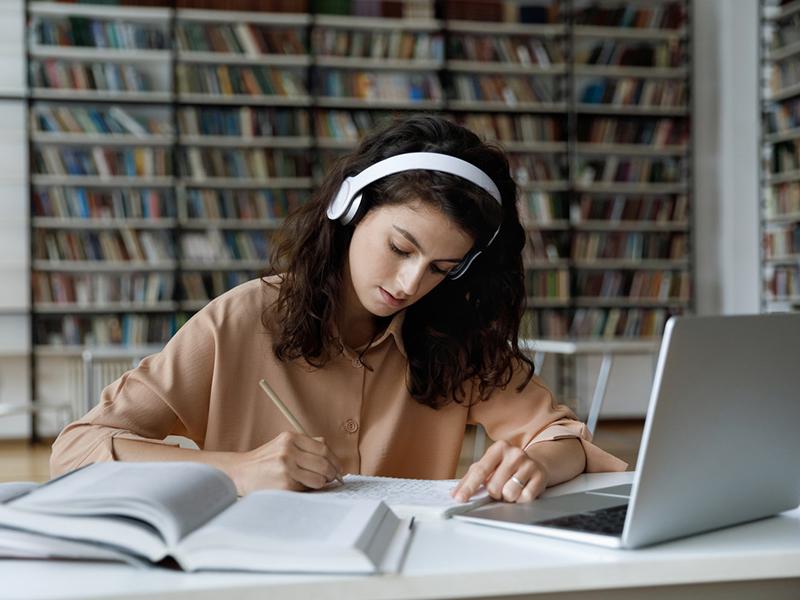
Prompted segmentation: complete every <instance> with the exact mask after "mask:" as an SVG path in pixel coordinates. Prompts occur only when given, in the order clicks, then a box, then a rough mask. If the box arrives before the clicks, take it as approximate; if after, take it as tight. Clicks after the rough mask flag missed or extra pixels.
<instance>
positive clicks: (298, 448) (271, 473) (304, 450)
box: [229, 431, 342, 496]
mask: <svg viewBox="0 0 800 600" xmlns="http://www.w3.org/2000/svg"><path fill="white" fill-rule="evenodd" d="M339 473H342V465H341V463H340V462H339V459H338V458H336V456H335V455H334V454H333V452H331V450H330V448H328V446H327V445H326V444H325V440H324V439H323V438H311V437H308V436H307V435H303V434H301V433H295V432H293V431H284V432H283V433H280V434H278V436H277V437H275V438H274V439H272V440H270V441H269V442H267V443H266V444H264V445H262V446H259V447H258V448H254V449H253V450H249V451H247V452H241V453H237V457H236V459H235V461H234V465H233V466H232V468H231V469H230V472H229V475H231V478H232V479H233V481H234V483H235V484H236V489H237V490H238V493H239V494H240V495H242V496H243V495H245V494H247V493H249V492H253V491H255V490H261V489H280V490H294V491H303V490H309V489H312V490H317V489H319V488H321V487H324V486H325V485H327V484H328V482H330V481H332V480H333V479H335V478H336V476H337V474H339Z"/></svg>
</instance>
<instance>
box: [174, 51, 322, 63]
mask: <svg viewBox="0 0 800 600" xmlns="http://www.w3.org/2000/svg"><path fill="white" fill-rule="evenodd" d="M176 54H177V59H178V61H180V62H182V63H186V64H226V65H269V66H271V67H308V66H310V65H311V63H312V59H311V57H310V56H308V55H307V54H299V55H285V54H279V55H276V54H272V55H270V54H257V55H247V54H237V53H234V52H197V51H186V50H178V51H177V53H176Z"/></svg>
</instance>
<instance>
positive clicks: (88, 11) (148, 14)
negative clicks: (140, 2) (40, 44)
mask: <svg viewBox="0 0 800 600" xmlns="http://www.w3.org/2000/svg"><path fill="white" fill-rule="evenodd" d="M27 9H28V13H29V14H30V15H31V16H47V17H98V18H99V17H102V18H104V19H119V20H124V21H130V22H141V23H148V22H155V23H162V22H164V21H165V20H167V19H169V18H170V15H171V14H172V11H171V10H169V9H165V8H153V7H141V6H130V7H127V6H103V7H102V8H100V9H99V8H98V7H97V6H91V5H85V4H84V5H81V4H72V3H70V4H66V3H59V2H28V6H27Z"/></svg>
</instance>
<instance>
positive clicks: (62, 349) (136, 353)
mask: <svg viewBox="0 0 800 600" xmlns="http://www.w3.org/2000/svg"><path fill="white" fill-rule="evenodd" d="M162 348H163V346H162V345H161V344H158V345H150V346H124V347H120V346H119V345H102V346H98V345H83V344H80V345H77V344H68V345H60V346H48V345H44V344H40V345H36V346H35V347H34V350H33V352H34V354H35V355H36V356H37V357H42V358H44V357H56V358H61V357H80V356H82V355H83V353H84V352H85V351H86V350H90V351H92V352H95V353H97V354H102V355H103V356H108V355H112V354H113V356H114V357H115V358H119V359H127V358H129V359H134V358H142V357H145V356H149V355H151V354H155V353H156V352H160V351H161V349H162Z"/></svg>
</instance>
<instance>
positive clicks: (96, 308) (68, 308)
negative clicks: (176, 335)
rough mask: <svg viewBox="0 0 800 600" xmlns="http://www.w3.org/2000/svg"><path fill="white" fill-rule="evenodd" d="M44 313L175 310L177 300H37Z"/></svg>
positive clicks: (35, 307) (36, 306)
mask: <svg viewBox="0 0 800 600" xmlns="http://www.w3.org/2000/svg"><path fill="white" fill-rule="evenodd" d="M33 308H34V310H35V311H36V312H40V313H42V314H55V315H59V314H73V313H74V314H94V313H98V314H108V313H126V312H175V311H176V310H178V303H177V302H106V303H97V304H75V303H68V302H64V303H56V302H37V303H35V304H34V305H33Z"/></svg>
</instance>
